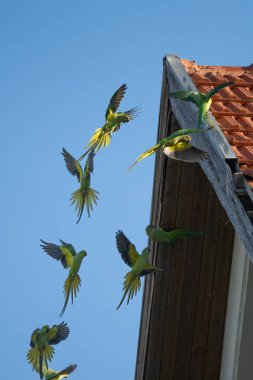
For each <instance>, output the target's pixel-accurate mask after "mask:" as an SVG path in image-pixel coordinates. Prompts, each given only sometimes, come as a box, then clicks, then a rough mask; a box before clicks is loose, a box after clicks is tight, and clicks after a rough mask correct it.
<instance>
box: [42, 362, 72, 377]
mask: <svg viewBox="0 0 253 380" xmlns="http://www.w3.org/2000/svg"><path fill="white" fill-rule="evenodd" d="M76 367H77V365H76V364H71V365H69V366H68V367H66V368H64V369H63V370H62V371H59V372H56V373H54V374H49V375H47V376H46V377H45V380H58V379H61V378H63V376H64V375H65V376H68V375H69V374H70V373H72V372H73V371H74V370H75V369H76ZM60 376H62V377H60Z"/></svg>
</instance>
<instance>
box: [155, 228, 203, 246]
mask: <svg viewBox="0 0 253 380" xmlns="http://www.w3.org/2000/svg"><path fill="white" fill-rule="evenodd" d="M201 235H203V232H196V231H193V230H185V229H184V228H179V229H176V230H173V231H170V232H169V233H168V238H167V239H164V241H162V240H161V241H159V242H160V243H163V242H168V243H172V244H173V243H174V242H175V241H176V240H178V239H186V238H188V237H195V236H201Z"/></svg>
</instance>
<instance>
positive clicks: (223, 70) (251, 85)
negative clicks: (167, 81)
mask: <svg viewBox="0 0 253 380" xmlns="http://www.w3.org/2000/svg"><path fill="white" fill-rule="evenodd" d="M182 63H183V65H184V66H185V69H186V71H187V72H188V74H189V75H190V76H191V78H192V80H193V82H194V84H195V86H196V87H197V89H198V91H200V92H208V91H209V90H210V89H212V88H213V87H215V86H218V85H219V84H221V83H224V82H226V81H233V82H234V84H233V85H231V86H229V87H226V88H224V89H222V90H221V91H220V92H219V93H217V94H216V95H215V96H213V98H212V105H211V112H212V114H213V116H214V117H215V118H216V120H217V122H218V124H219V126H220V128H221V130H222V132H223V133H224V135H225V137H226V139H227V140H228V142H229V144H230V146H231V148H232V150H233V151H234V153H235V154H236V156H237V157H238V161H239V165H240V168H241V170H242V171H243V173H244V174H245V176H246V178H247V181H248V183H249V185H250V186H251V187H252V188H253V64H252V65H250V66H248V67H243V66H201V65H197V64H196V63H195V62H194V61H188V60H182Z"/></svg>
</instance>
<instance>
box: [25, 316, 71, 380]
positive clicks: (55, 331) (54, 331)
mask: <svg viewBox="0 0 253 380" xmlns="http://www.w3.org/2000/svg"><path fill="white" fill-rule="evenodd" d="M68 335H69V328H68V326H67V324H66V323H65V322H62V323H61V324H59V325H53V326H52V327H49V326H48V325H44V326H43V327H42V328H41V329H39V328H37V329H36V330H34V331H33V333H32V335H31V342H30V346H31V348H30V350H29V351H28V352H27V355H26V357H27V360H28V362H29V363H31V364H32V365H33V369H34V368H35V367H36V368H38V372H39V374H40V378H41V379H42V378H43V368H42V367H43V364H44V365H45V366H46V368H47V367H48V361H51V360H52V357H53V355H54V348H53V347H52V345H54V344H58V343H60V342H61V341H62V340H65V339H66V338H67V337H68Z"/></svg>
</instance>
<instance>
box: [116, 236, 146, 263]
mask: <svg viewBox="0 0 253 380" xmlns="http://www.w3.org/2000/svg"><path fill="white" fill-rule="evenodd" d="M116 245H117V248H118V251H119V253H120V254H121V257H122V259H123V261H124V262H125V263H126V264H127V265H129V266H130V267H131V268H132V267H133V266H134V264H135V263H136V261H137V260H138V258H139V257H140V255H139V254H138V252H137V251H136V248H135V246H134V245H133V244H132V243H131V242H130V240H128V238H127V237H126V235H125V234H124V233H123V231H121V230H119V231H117V232H116Z"/></svg>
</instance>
